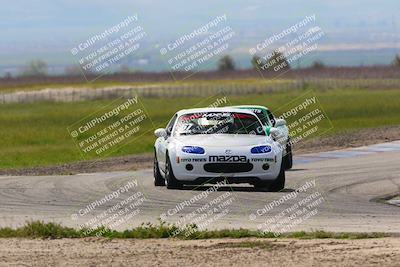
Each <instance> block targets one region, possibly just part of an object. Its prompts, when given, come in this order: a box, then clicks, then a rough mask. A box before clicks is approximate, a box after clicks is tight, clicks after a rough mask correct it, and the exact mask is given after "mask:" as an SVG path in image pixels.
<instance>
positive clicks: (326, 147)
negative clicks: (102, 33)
mask: <svg viewBox="0 0 400 267" xmlns="http://www.w3.org/2000/svg"><path fill="white" fill-rule="evenodd" d="M399 139H400V126H387V127H381V128H372V129H363V130H359V131H356V132H351V133H342V134H340V135H333V136H328V137H319V138H315V139H311V140H308V141H305V142H302V143H301V144H298V145H296V146H295V147H294V154H305V153H313V152H321V151H330V150H336V149H343V148H349V147H359V146H366V145H372V144H377V143H383V142H390V141H395V140H399ZM152 166H153V154H152V153H146V154H139V155H132V156H123V157H114V158H106V159H99V160H96V161H80V162H73V163H67V164H61V165H55V166H45V167H33V168H22V169H9V170H0V175H17V176H19V175H69V174H77V173H93V172H106V171H107V172H110V171H132V170H138V169H146V168H151V167H152Z"/></svg>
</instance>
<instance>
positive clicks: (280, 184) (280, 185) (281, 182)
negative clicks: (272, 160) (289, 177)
mask: <svg viewBox="0 0 400 267" xmlns="http://www.w3.org/2000/svg"><path fill="white" fill-rule="evenodd" d="M285 180H286V178H285V167H284V162H283V161H282V163H281V169H280V171H279V175H278V177H277V178H276V179H275V181H274V182H273V183H272V184H271V186H270V187H269V191H272V192H278V191H281V190H283V189H284V188H285Z"/></svg>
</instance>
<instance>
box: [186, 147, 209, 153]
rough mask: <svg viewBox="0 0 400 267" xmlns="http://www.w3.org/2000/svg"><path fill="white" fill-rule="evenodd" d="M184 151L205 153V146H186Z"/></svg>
mask: <svg viewBox="0 0 400 267" xmlns="http://www.w3.org/2000/svg"><path fill="white" fill-rule="evenodd" d="M182 151H183V152H185V153H189V154H204V153H205V151H204V148H202V147H199V146H184V147H182Z"/></svg>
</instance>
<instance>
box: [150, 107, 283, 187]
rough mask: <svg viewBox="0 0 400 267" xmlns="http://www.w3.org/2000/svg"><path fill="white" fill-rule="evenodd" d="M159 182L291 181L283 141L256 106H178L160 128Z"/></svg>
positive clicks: (156, 158) (272, 184) (156, 180)
mask: <svg viewBox="0 0 400 267" xmlns="http://www.w3.org/2000/svg"><path fill="white" fill-rule="evenodd" d="M154 134H155V135H156V136H157V137H158V138H157V140H156V142H155V145H154V150H155V153H154V184H155V185H156V186H163V185H166V186H167V188H169V189H170V188H181V187H182V186H183V185H184V184H205V183H215V182H218V181H222V180H225V181H227V182H229V183H250V184H252V185H254V186H255V187H268V188H269V190H270V191H279V190H282V189H283V188H284V186H285V169H284V166H283V164H282V153H283V148H282V146H281V145H280V144H279V143H278V142H276V141H274V140H273V139H272V138H271V137H269V136H268V135H267V134H266V132H265V129H264V127H263V125H262V124H261V122H260V120H259V118H258V117H257V116H256V115H255V114H254V113H253V112H251V111H248V110H243V109H235V108H201V109H187V110H181V111H179V112H177V113H176V114H175V115H174V116H173V117H172V119H171V120H170V122H169V123H168V125H167V127H166V128H165V129H164V128H160V129H157V130H156V131H155V132H154Z"/></svg>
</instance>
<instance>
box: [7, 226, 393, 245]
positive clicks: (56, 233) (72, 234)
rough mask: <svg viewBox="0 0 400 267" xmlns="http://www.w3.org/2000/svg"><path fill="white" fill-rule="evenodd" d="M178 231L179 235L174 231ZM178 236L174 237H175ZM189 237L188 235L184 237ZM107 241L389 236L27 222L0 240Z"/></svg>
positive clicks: (379, 235)
mask: <svg viewBox="0 0 400 267" xmlns="http://www.w3.org/2000/svg"><path fill="white" fill-rule="evenodd" d="M177 230H180V231H177ZM175 233H177V234H175ZM187 233H190V234H187ZM90 236H92V237H106V238H137V239H148V238H171V237H175V238H179V239H210V238H244V237H258V238H298V239H324V238H334V239H365V238H382V237H387V236H389V235H387V234H384V233H332V232H325V231H313V232H303V231H302V232H292V233H283V234H281V235H279V236H277V237H276V236H275V235H274V234H273V233H262V232H259V231H254V230H247V229H225V230H214V231H208V230H198V229H197V227H196V226H195V225H191V226H187V227H185V228H184V229H179V228H178V227H177V226H176V225H174V224H167V223H165V222H160V223H159V224H157V225H155V224H151V223H147V224H142V225H141V226H138V227H136V228H133V229H130V230H125V231H116V230H110V229H107V228H104V227H100V228H96V229H93V230H89V229H75V228H71V227H64V226H62V225H60V224H57V223H44V222H41V221H32V222H28V223H27V224H25V225H24V226H22V227H19V228H9V227H3V228H0V238H13V237H18V238H52V239H55V238H82V237H90ZM235 246H237V247H247V248H250V247H260V248H268V244H263V243H260V242H255V243H254V242H247V243H243V244H241V243H238V244H236V245H235Z"/></svg>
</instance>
